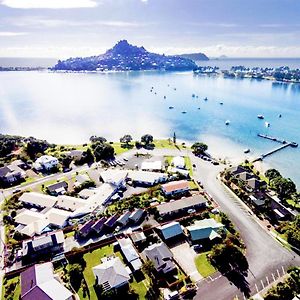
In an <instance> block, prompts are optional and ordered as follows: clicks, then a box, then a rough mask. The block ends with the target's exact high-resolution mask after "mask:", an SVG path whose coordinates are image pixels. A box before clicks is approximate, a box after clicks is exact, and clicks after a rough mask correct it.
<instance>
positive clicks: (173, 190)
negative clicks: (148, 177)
mask: <svg viewBox="0 0 300 300" xmlns="http://www.w3.org/2000/svg"><path fill="white" fill-rule="evenodd" d="M161 189H162V191H163V193H164V194H165V195H166V196H178V195H184V194H186V193H188V191H189V190H190V187H189V182H188V181H187V180H180V181H172V182H169V183H166V184H163V185H162V186H161Z"/></svg>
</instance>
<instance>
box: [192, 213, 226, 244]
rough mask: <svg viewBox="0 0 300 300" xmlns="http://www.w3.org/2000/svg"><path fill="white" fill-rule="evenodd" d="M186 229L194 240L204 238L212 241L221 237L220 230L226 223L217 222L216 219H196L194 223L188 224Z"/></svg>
mask: <svg viewBox="0 0 300 300" xmlns="http://www.w3.org/2000/svg"><path fill="white" fill-rule="evenodd" d="M186 229H187V231H188V232H189V234H190V237H191V240H192V241H193V242H194V241H199V240H204V239H209V240H210V241H212V240H214V239H215V238H221V236H220V234H219V231H220V229H221V230H222V229H224V225H223V224H221V223H218V222H216V220H215V219H204V220H200V221H196V222H195V223H194V225H191V226H188V227H187V228H186Z"/></svg>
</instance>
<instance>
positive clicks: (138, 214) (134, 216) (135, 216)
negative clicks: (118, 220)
mask: <svg viewBox="0 0 300 300" xmlns="http://www.w3.org/2000/svg"><path fill="white" fill-rule="evenodd" d="M144 215H145V211H144V210H143V209H141V208H138V209H136V210H134V211H133V212H132V213H131V214H130V216H129V220H130V221H131V222H133V223H138V222H140V221H141V219H142V218H143V217H144Z"/></svg>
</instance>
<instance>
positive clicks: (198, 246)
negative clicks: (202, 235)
mask: <svg viewBox="0 0 300 300" xmlns="http://www.w3.org/2000/svg"><path fill="white" fill-rule="evenodd" d="M202 248H203V246H202V245H201V244H196V245H193V249H194V250H195V251H196V252H198V251H200V250H201V249H202Z"/></svg>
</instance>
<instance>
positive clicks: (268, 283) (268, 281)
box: [266, 276, 270, 285]
mask: <svg viewBox="0 0 300 300" xmlns="http://www.w3.org/2000/svg"><path fill="white" fill-rule="evenodd" d="M266 278H267V282H268V285H269V284H270V281H269V278H268V276H266Z"/></svg>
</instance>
